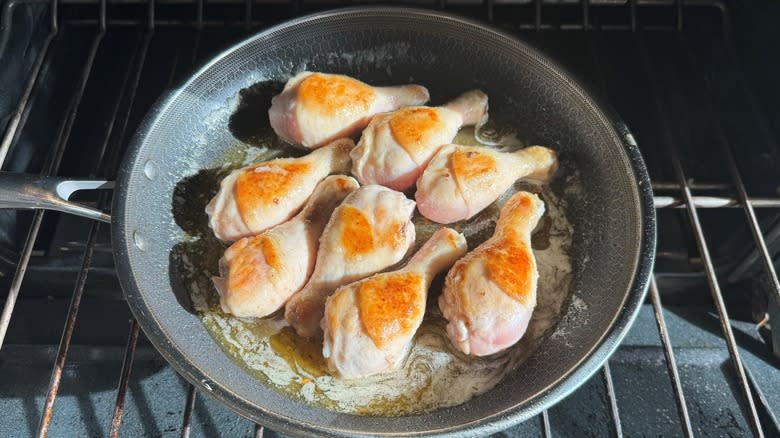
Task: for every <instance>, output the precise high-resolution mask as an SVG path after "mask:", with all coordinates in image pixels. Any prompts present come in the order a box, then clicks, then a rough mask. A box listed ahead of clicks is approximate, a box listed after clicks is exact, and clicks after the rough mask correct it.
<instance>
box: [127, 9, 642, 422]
mask: <svg viewBox="0 0 780 438" xmlns="http://www.w3.org/2000/svg"><path fill="white" fill-rule="evenodd" d="M349 14H357V15H361V14H376V15H383V14H384V15H395V16H399V15H402V16H404V17H419V18H423V17H427V18H429V19H431V18H432V19H436V20H445V21H449V22H456V23H459V24H461V25H466V26H477V27H480V28H483V29H484V26H483V25H482V24H480V23H477V22H474V21H471V20H467V19H463V18H458V17H453V16H450V15H444V14H440V13H437V12H430V11H424V10H417V9H409V8H395V7H392V8H391V7H382V8H372V7H361V8H349V9H342V10H337V11H329V12H323V13H318V14H313V15H309V16H306V17H302V18H299V19H296V20H293V21H290V22H286V23H283V24H281V25H278V26H275V27H272V28H270V29H268V30H266V31H264V32H262V33H260V34H258V35H256V36H254V37H252V38H250V39H248V40H246V41H243V42H241V43H239V44H237V45H235V46H233V47H231V48H229V49H227V50H225V51H224V52H223V53H221V54H220V55H218V56H217V57H215V58H214V59H213V60H212V61H210V62H209V63H207V64H206V65H205V66H204V67H202V68H201V69H200V70H199V71H198V72H196V73H195V74H194V75H193V76H192V79H190V80H189V81H187V82H186V83H185V84H183V85H182V86H181V87H179V88H178V89H176V90H174V91H172V92H171V93H169V94H167V95H166V96H164V97H162V98H161V99H160V100H159V101H158V103H157V104H156V105H155V106H154V107H153V109H152V110H151V111H150V112H149V114H148V115H147V116H146V118H145V119H144V121H143V122H142V124H141V126H140V128H139V129H138V131H137V133H136V135H135V137H134V139H133V140H132V142H131V146H130V148H129V150H128V155H127V156H126V157H125V161H124V164H125V165H124V166H123V167H122V168H121V170H120V173H119V176H118V179H117V188H116V192H115V194H114V205H113V210H112V212H113V215H112V216H113V226H112V239H113V244H114V251H115V252H114V257H115V261H116V266H117V271H118V274H119V278H120V280H121V283H122V287H123V289H124V291H125V294H126V297H127V301H128V304H129V305H130V308H131V310H132V312H133V314H134V316H135V317H136V319H137V321H138V322H139V324H140V325H141V328H142V329H143V330H144V332H145V333H146V335H147V337H148V338H149V339H150V340H151V342H152V343H153V344H154V346H155V347H156V348H157V350H158V351H160V353H161V354H162V355H163V356H164V357H165V359H166V360H167V361H168V362H169V363H170V364H171V365H172V366H173V367H174V368H175V369H176V371H177V372H179V373H180V374H181V375H182V376H183V377H185V378H186V379H187V380H188V381H189V382H191V383H192V384H194V385H195V386H196V387H197V388H198V389H199V390H201V391H202V392H204V393H206V394H209V395H211V396H213V397H215V398H217V399H218V400H220V401H222V402H223V403H225V404H226V405H227V406H229V407H231V408H232V409H234V410H235V411H236V412H238V413H239V414H241V415H243V416H244V417H246V418H248V419H250V420H252V421H255V422H257V423H259V424H262V425H265V426H268V427H269V428H271V429H274V430H277V431H280V432H284V433H290V434H307V435H308V434H312V433H316V434H324V435H333V436H336V435H366V433H365V431H361V430H356V429H346V428H336V427H331V426H328V425H325V424H317V423H312V422H307V421H306V419H305V418H293V417H289V416H284V415H280V414H279V413H277V412H274V411H273V410H270V409H266V408H265V407H263V406H257V405H255V404H254V403H252V402H251V401H250V400H247V399H245V398H242V397H241V396H239V395H238V394H236V392H235V391H233V390H231V389H230V388H228V387H225V386H223V385H222V384H221V383H220V382H214V381H211V380H210V379H209V377H208V376H207V374H206V373H205V372H204V370H203V369H201V368H199V367H198V365H197V364H196V363H193V361H192V360H189V359H188V358H187V357H186V356H185V355H184V354H183V353H182V351H181V350H180V349H179V348H178V346H177V345H176V344H175V343H174V342H173V341H172V339H173V337H172V335H171V334H170V333H167V332H166V331H165V330H164V329H163V325H162V324H160V321H157V320H156V319H155V315H154V314H153V312H150V311H149V308H148V303H147V302H146V300H145V298H144V292H143V291H142V290H141V289H140V287H139V285H140V282H139V281H138V279H137V278H136V275H135V272H134V269H133V267H132V266H131V262H130V258H129V256H128V248H131V247H132V246H133V245H134V244H135V243H134V241H133V240H134V237H133V235H132V232H131V231H130V229H129V228H128V225H127V220H128V217H130V216H131V215H133V214H134V212H132V211H128V210H127V209H126V206H127V204H126V202H125V200H126V199H127V197H128V195H129V188H130V184H129V181H130V179H131V178H132V177H133V174H134V173H138V172H141V171H142V167H143V166H142V165H139V158H141V157H140V154H141V152H142V148H141V147H140V146H141V145H142V144H144V140H145V138H146V136H147V134H148V133H149V131H150V130H152V129H153V127H154V125H155V124H156V123H157V122H158V119H159V118H160V116H161V115H162V114H164V113H166V112H167V111H168V109H169V107H170V105H171V103H172V102H174V101H175V99H176V98H177V97H178V96H179V94H180V93H182V92H183V90H184V89H185V88H186V87H187V86H188V85H189V84H191V83H192V82H193V81H194V80H195V79H196V78H198V77H199V76H201V75H202V74H203V73H205V72H207V71H208V70H209V69H210V68H211V67H212V66H213V65H215V64H216V63H218V62H219V60H220V59H222V58H224V57H226V56H227V55H228V54H230V53H232V52H233V51H235V50H237V49H239V48H240V47H242V46H245V45H247V44H249V43H251V42H254V41H258V40H262V39H264V38H266V37H267V36H269V35H272V34H274V33H277V32H279V31H282V30H284V29H286V28H288V27H289V26H291V25H296V24H301V23H306V22H312V21H317V20H321V19H323V18H327V17H331V16H344V15H349ZM485 32H490V33H492V34H494V35H495V36H497V37H500V38H503V39H507V40H510V41H516V39H515V38H514V37H512V36H510V35H507V34H504V33H502V32H499V31H495V30H487V31H485ZM521 46H522V47H523V48H524V50H526V51H527V52H528V53H529V54H530V55H531V56H533V57H535V58H536V59H538V60H540V61H541V62H542V63H543V64H544V65H546V66H548V67H549V68H550V69H551V70H554V71H556V72H560V71H562V69H560V67H559V66H557V65H555V64H554V63H552V62H551V61H549V60H548V59H547V58H545V57H544V56H542V55H541V54H539V53H538V52H536V51H535V50H534V49H531V48H529V47H527V46H526V45H525V44H521ZM561 77H562V78H566V75H565V74H562V75H561ZM567 82H568V84H569V85H570V87H571V89H572V90H573V91H574V92H576V93H578V94H580V95H581V96H583V97H582V100H583V101H584V102H588V103H592V102H593V100H592V98H590V97H589V96H588V94H587V93H585V92H584V91H583V90H582V89H581V88H580V87H579V86H578V85H577V84H576V83H574V82H571V81H568V80H567ZM593 111H594V112H595V114H597V115H598V116H599V117H600V118H601V119H602V121H603V122H604V124H605V125H606V126H611V127H612V131H613V132H612V133H611V134H612V135H614V136H616V137H618V138H619V140H620V142H622V144H623V145H624V149H625V152H626V155H627V157H628V159H629V160H630V165H631V168H632V169H633V173H634V177H635V179H636V181H638V182H639V185H637V187H636V190H637V191H638V198H639V199H640V204H641V205H639V206H637V207H638V209H639V215H640V218H641V228H642V237H641V243H640V246H641V251H640V254H639V256H638V259H637V260H636V266H635V270H634V277H633V281H632V283H631V286H630V292H629V293H628V294H627V296H626V299H625V300H624V302H623V305H622V307H621V310H620V312H619V313H617V314H616V315H615V317H614V319H613V321H612V323H611V326H610V328H609V329H608V330H607V331H606V332H605V333H604V334H603V336H602V338H601V340H600V342H599V343H597V345H596V346H594V347H593V348H592V349H591V350H590V351H589V352H588V354H586V355H585V356H583V357H582V359H581V360H580V361H579V362H578V363H577V364H576V365H575V366H573V367H572V368H571V369H570V370H569V371H568V372H567V373H565V374H564V375H562V376H561V377H560V378H559V379H558V380H557V381H555V382H554V383H553V384H551V385H548V387H547V388H546V389H545V390H544V391H542V392H540V393H539V395H537V396H536V397H535V398H533V399H532V400H530V401H528V402H527V403H523V404H521V405H514V406H511V407H509V408H507V409H505V410H503V411H499V412H495V413H494V414H493V415H491V416H488V417H485V418H482V419H480V420H477V421H471V422H466V423H463V424H459V425H455V426H450V427H444V428H431V427H429V426H428V425H427V422H426V417H429V416H435V415H437V414H436V412H433V413H431V414H426V415H419V416H416V418H415V419H416V420H419V421H417V422H416V426H417V428H416V430H387V431H385V432H381V433H371V434H370V435H383V436H399V435H400V436H418V435H426V436H440V435H447V436H473V435H474V434H477V433H478V434H488V433H492V432H496V431H499V430H503V429H505V428H507V427H510V426H512V425H514V424H517V423H518V422H520V421H523V420H526V419H528V418H530V417H532V416H534V415H536V414H538V413H539V412H540V411H542V410H543V409H546V408H547V407H549V406H551V405H553V404H554V403H556V402H558V401H559V400H561V399H562V398H564V397H565V396H566V395H568V394H569V393H571V392H572V391H574V390H575V389H576V388H577V387H578V386H579V385H580V384H581V383H582V382H584V381H585V380H586V379H587V378H588V377H590V376H591V375H592V374H594V373H595V372H596V371H597V370H598V369H599V367H600V366H601V365H602V364H603V363H604V362H605V361H606V360H607V358H608V357H609V355H610V354H612V352H613V351H614V350H615V349H616V348H617V346H618V345H619V343H620V341H621V340H622V339H623V337H624V336H625V335H626V333H627V331H628V329H629V327H630V326H631V323H632V322H633V320H634V318H635V317H636V315H637V313H638V310H639V307H640V305H641V303H642V301H643V299H644V297H645V293H646V290H647V287H648V283H649V278H650V275H651V272H652V264H653V260H654V255H655V240H656V235H655V229H656V227H655V210H654V208H653V200H652V190H651V187H650V184H649V177H648V174H647V170H646V168H645V166H644V163H643V161H642V158H641V156H640V153H639V150H638V148H637V146H636V144H635V143H634V141H633V138H632V137H631V135H630V133H629V131H628V129H627V128H626V127H625V125H623V124H622V123H621V122H614V121H613V122H611V123H610V122H609V120H614V118H608V117H607V116H606V115H605V114H604V113H603V112H602V111H600V110H599V109H598V107H596V106H595V105H594V107H593ZM215 354H222V353H221V352H220V351H216V352H215ZM342 415H343V414H342ZM376 420H379V421H381V419H376Z"/></svg>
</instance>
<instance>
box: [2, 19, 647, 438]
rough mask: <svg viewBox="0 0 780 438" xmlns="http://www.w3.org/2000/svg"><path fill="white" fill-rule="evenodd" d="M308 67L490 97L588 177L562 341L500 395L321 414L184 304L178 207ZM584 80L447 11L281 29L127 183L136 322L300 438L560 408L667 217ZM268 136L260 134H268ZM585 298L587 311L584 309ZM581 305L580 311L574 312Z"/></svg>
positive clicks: (177, 115) (145, 154)
mask: <svg viewBox="0 0 780 438" xmlns="http://www.w3.org/2000/svg"><path fill="white" fill-rule="evenodd" d="M303 69H306V70H312V71H317V70H319V71H326V72H333V73H344V74H349V75H352V76H355V77H357V78H359V79H362V80H364V81H367V82H369V83H372V84H377V85H388V84H394V83H405V82H411V81H414V82H415V83H420V84H424V85H426V86H427V87H429V89H430V91H431V95H432V97H433V101H434V103H439V102H442V101H444V100H446V99H447V98H450V97H452V96H455V95H457V94H458V93H460V92H462V91H464V90H467V89H470V88H481V89H482V90H484V91H485V92H486V93H487V94H488V95H489V96H490V99H491V101H490V105H491V116H493V115H501V114H503V115H505V116H508V115H509V116H511V123H512V124H513V125H514V126H515V127H516V128H517V129H518V131H519V132H521V133H523V135H524V136H525V139H526V140H527V141H528V143H529V144H543V145H547V146H550V147H552V148H553V149H555V150H557V151H558V152H559V153H560V156H561V158H562V161H563V168H564V169H569V170H572V169H573V170H574V171H576V172H579V174H580V178H581V181H582V182H583V184H582V185H581V187H580V188H579V190H577V191H569V190H567V188H566V187H565V175H562V176H561V177H559V180H561V181H563V182H562V183H560V184H563V187H562V188H561V189H560V190H561V194H562V196H563V198H564V200H565V202H566V203H567V216H568V219H569V221H570V222H571V223H572V224H573V226H574V238H573V239H574V241H573V244H572V255H571V256H572V261H573V266H574V274H573V284H572V291H573V293H574V294H575V296H576V297H577V298H578V299H579V300H581V303H583V304H582V305H579V306H569V308H568V309H565V310H564V311H563V316H562V319H561V321H560V322H559V324H558V328H557V331H558V332H560V333H565V336H552V337H549V338H547V339H545V340H544V341H543V343H542V344H541V345H540V346H539V347H538V349H537V350H536V351H535V352H534V353H533V354H532V355H531V356H530V357H529V358H528V359H527V360H526V361H525V362H524V363H523V364H522V365H521V366H519V367H518V368H517V369H516V370H514V371H513V372H511V373H510V374H509V375H508V376H507V377H505V379H504V380H503V381H502V382H501V383H499V384H498V385H497V386H496V387H495V388H493V389H492V390H490V391H488V392H486V393H484V394H482V395H479V396H476V397H475V398H473V399H471V400H470V401H468V402H466V403H464V404H462V405H459V406H454V407H449V408H443V409H439V410H436V411H434V412H431V413H427V414H421V415H413V416H405V417H398V418H383V417H361V416H356V415H347V414H341V413H336V412H333V411H330V410H326V409H322V408H317V407H313V406H310V405H307V404H305V403H303V402H299V401H296V400H293V399H290V398H288V397H287V396H284V395H282V394H280V393H278V392H276V391H275V390H273V389H271V388H269V387H267V386H265V385H263V384H261V383H259V382H258V381H257V380H255V379H254V378H253V377H251V376H250V375H249V374H248V373H246V372H245V371H243V370H242V369H241V368H240V367H239V365H237V364H236V363H234V362H232V361H231V360H230V359H229V358H228V357H227V356H226V355H225V354H223V353H222V352H221V351H220V349H219V347H218V345H217V344H216V343H215V341H214V340H213V339H212V338H211V337H210V336H209V334H208V333H207V331H206V329H205V328H204V326H203V324H202V323H201V321H200V320H199V318H198V317H197V316H196V315H193V314H192V313H190V312H188V311H187V310H186V309H185V308H184V307H183V306H182V305H181V304H180V303H179V302H178V301H177V298H176V296H175V293H174V286H175V284H176V283H177V281H178V280H177V279H176V278H175V276H176V275H175V272H176V271H175V269H173V267H172V262H171V254H172V251H173V250H174V248H175V246H176V245H177V243H179V242H180V241H181V239H182V238H183V232H182V229H181V228H180V227H179V225H177V223H176V221H175V220H174V217H173V212H172V209H171V205H172V197H173V196H174V191H175V187H176V185H177V183H178V182H179V181H180V180H182V179H183V178H185V177H186V175H190V174H192V173H195V172H197V171H198V169H204V168H209V167H214V166H215V163H218V162H219V160H220V157H222V156H223V155H224V154H225V151H226V150H227V148H229V147H231V146H232V145H234V144H235V143H236V141H235V139H234V138H233V137H232V136H231V133H230V132H229V131H228V129H227V125H228V121H229V117H230V113H231V110H232V108H233V107H234V106H235V100H236V96H237V95H238V94H239V90H241V89H243V88H246V87H249V86H250V85H252V84H253V83H256V82H259V81H266V80H276V81H284V80H286V78H288V77H289V76H291V75H292V74H294V73H296V72H298V71H301V70H303ZM608 114H610V113H609V112H608V111H606V110H605V109H604V107H603V106H602V105H599V104H597V103H596V102H595V101H594V99H593V98H592V97H591V96H590V95H589V94H588V93H586V92H585V91H584V90H583V88H582V87H581V86H580V85H578V84H577V83H576V82H575V81H574V80H572V79H571V76H570V75H569V74H567V73H565V72H564V71H563V70H562V69H561V68H560V67H559V66H558V65H556V64H555V63H553V62H552V61H550V60H549V59H548V58H547V57H545V56H544V55H542V54H541V53H540V52H538V51H537V50H535V49H533V48H531V47H529V46H528V45H527V44H525V43H522V42H520V41H518V40H517V39H515V38H514V37H511V36H509V35H506V34H504V33H501V32H499V31H496V30H492V29H489V28H486V27H485V26H484V25H482V24H479V23H476V22H473V21H469V20H465V19H462V18H457V17H454V16H450V15H445V14H442V13H438V12H430V11H422V10H414V9H406V8H387V7H383V8H353V9H344V10H338V11H334V12H325V13H319V14H315V15H311V16H307V17H303V18H299V19H296V20H293V21H289V22H286V23H284V24H281V25H278V26H276V27H273V28H270V29H268V30H266V31H264V32H262V33H260V34H258V35H256V36H254V37H252V38H249V39H247V40H246V41H244V42H241V43H239V44H237V45H235V46H233V47H232V48H230V49H228V50H226V51H225V52H223V53H222V54H220V55H219V56H217V57H216V58H214V59H213V60H212V61H210V62H209V63H207V64H206V65H205V66H203V67H202V68H201V69H200V70H198V71H197V72H196V73H195V74H194V75H192V77H191V78H190V79H189V80H188V81H187V82H186V83H184V84H183V85H182V86H180V87H179V88H177V89H175V90H173V91H170V92H169V93H167V94H166V95H165V96H163V97H162V98H161V99H160V100H159V102H158V103H157V104H156V105H155V106H154V107H153V108H152V109H151V110H150V111H149V113H148V115H147V117H146V118H145V120H144V121H143V123H142V124H141V126H140V128H139V129H138V131H137V133H136V135H135V137H134V139H133V140H132V142H131V144H130V146H129V150H128V152H127V155H126V156H125V158H124V162H123V165H122V166H121V169H120V173H119V176H118V179H117V182H116V188H115V193H114V197H113V199H114V201H113V209H112V212H113V216H112V218H111V223H112V243H113V248H114V258H115V261H116V267H117V272H118V274H119V278H120V280H121V283H122V287H123V290H124V292H125V295H126V297H127V302H128V304H129V305H130V308H131V309H132V311H133V313H134V315H135V317H136V318H137V320H138V322H139V323H140V324H141V327H142V328H143V330H144V332H145V333H146V335H147V336H148V338H149V339H150V340H151V341H152V343H153V344H154V345H155V347H156V348H157V349H158V350H159V351H160V353H161V354H162V355H163V356H164V357H165V358H166V359H167V360H168V361H169V362H170V363H171V365H173V367H174V368H175V369H176V370H177V371H178V372H179V373H180V374H181V375H182V376H184V377H185V378H186V379H187V380H189V381H190V382H192V383H193V384H194V385H196V386H197V387H198V388H199V389H200V390H201V391H202V392H203V393H206V394H210V395H211V396H213V397H215V398H217V399H219V400H220V401H222V402H224V404H226V405H228V406H230V407H231V408H232V409H233V410H235V411H236V412H238V413H239V414H241V415H243V416H245V417H247V418H249V419H251V420H253V421H256V422H258V423H260V424H264V425H266V426H268V427H270V428H272V429H274V430H278V431H280V432H285V433H289V434H296V435H310V434H313V433H318V434H325V435H398V434H401V435H404V436H406V435H454V436H473V435H474V434H487V433H491V432H495V431H498V430H501V429H505V428H507V427H509V426H511V425H513V424H515V423H517V422H520V421H522V420H525V419H527V418H529V417H531V416H533V415H535V414H537V413H539V412H540V411H541V410H542V409H545V408H547V407H549V406H550V405H552V404H553V403H555V402H557V401H558V400H560V399H561V398H563V397H564V396H566V395H567V394H568V393H570V392H571V391H573V390H574V389H575V388H577V387H578V386H579V385H580V384H581V383H583V382H584V381H585V380H586V379H587V378H588V377H589V376H590V375H592V374H593V373H594V372H595V371H596V370H598V368H599V367H600V366H601V365H602V363H603V362H604V361H605V360H606V359H607V357H608V356H609V355H610V354H611V353H612V351H613V350H614V349H615V348H616V347H617V345H618V344H619V342H620V340H621V339H622V338H623V336H624V335H625V334H626V332H627V330H628V328H629V326H630V324H631V322H632V321H633V319H634V317H635V316H636V313H637V311H638V308H639V305H640V304H641V302H642V300H643V298H644V294H645V291H646V288H647V285H648V279H649V275H650V272H651V269H652V263H653V258H654V252H655V212H654V209H653V204H652V193H651V187H650V182H649V179H648V175H647V171H646V169H645V166H644V163H643V161H642V158H641V156H640V154H639V150H638V148H637V145H636V144H635V142H634V140H633V138H632V136H631V134H630V133H629V131H628V130H627V129H626V127H625V126H624V125H623V124H622V123H621V122H619V121H618V120H617V119H616V118H614V117H612V116H609V115H608ZM258 123H260V121H258ZM0 178H1V179H0V201H1V203H0V205H2V206H3V207H11V208H48V209H57V210H61V211H67V212H70V213H74V214H79V215H82V216H87V217H90V218H93V219H101V220H108V216H107V215H105V214H102V213H101V212H97V211H94V210H91V209H89V208H87V207H84V206H80V205H78V204H74V203H71V202H69V201H67V198H68V196H69V194H70V192H72V191H74V190H78V189H93V188H100V187H104V186H105V185H106V183H105V182H102V181H81V182H77V181H69V180H65V179H59V178H48V179H46V178H43V179H42V178H39V177H32V176H25V175H18V174H7V173H6V174H2V175H1V176H0ZM579 300H578V301H579ZM575 307H576V308H575Z"/></svg>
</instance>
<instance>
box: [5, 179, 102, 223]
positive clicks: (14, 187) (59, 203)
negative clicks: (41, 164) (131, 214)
mask: <svg viewBox="0 0 780 438" xmlns="http://www.w3.org/2000/svg"><path fill="white" fill-rule="evenodd" d="M113 188H114V183H113V181H105V180H73V179H68V178H60V177H56V176H40V175H34V174H28V173H14V172H0V208H14V209H45V210H57V211H62V212H65V213H70V214H74V215H76V216H82V217H85V218H89V219H95V220H99V221H103V222H111V215H109V214H106V213H103V212H102V211H100V210H98V209H95V208H92V207H87V206H85V205H81V204H77V203H75V202H71V201H69V200H68V199H69V198H70V195H72V194H73V192H76V191H79V190H97V189H113Z"/></svg>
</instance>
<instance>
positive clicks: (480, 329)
mask: <svg viewBox="0 0 780 438" xmlns="http://www.w3.org/2000/svg"><path fill="white" fill-rule="evenodd" d="M543 214H544V203H543V202H542V201H541V200H540V199H539V198H538V197H537V196H536V195H533V194H530V193H527V192H518V193H517V194H515V195H514V196H512V197H511V198H510V199H509V201H507V203H506V204H505V205H504V207H503V208H502V209H501V214H500V215H499V218H498V223H497V224H496V231H495V234H493V237H491V238H490V239H488V240H487V241H486V242H485V243H483V244H482V245H480V246H478V247H477V248H476V249H475V250H474V251H472V252H470V253H469V254H467V255H466V256H465V257H463V258H462V259H460V260H458V261H457V262H456V263H455V266H453V267H452V269H450V272H449V273H448V274H447V278H446V280H445V282H444V291H443V292H442V294H441V296H439V308H440V309H441V311H442V314H443V315H444V317H445V318H447V320H448V321H449V323H448V324H447V335H449V337H450V340H451V341H452V343H453V344H455V346H456V347H458V348H459V349H460V350H461V351H463V352H464V353H466V354H471V355H474V356H487V355H489V354H493V353H496V352H498V351H501V350H503V349H505V348H507V347H509V346H511V345H514V344H515V343H516V342H517V341H518V340H520V338H521V337H522V336H523V334H524V333H525V330H526V328H528V322H529V321H530V320H531V313H532V312H533V310H534V307H535V306H536V281H537V278H538V277H539V274H538V272H537V270H536V259H535V258H534V254H533V252H532V251H531V232H532V231H533V229H534V228H535V227H536V224H537V223H538V222H539V219H540V218H541V217H542V215H543Z"/></svg>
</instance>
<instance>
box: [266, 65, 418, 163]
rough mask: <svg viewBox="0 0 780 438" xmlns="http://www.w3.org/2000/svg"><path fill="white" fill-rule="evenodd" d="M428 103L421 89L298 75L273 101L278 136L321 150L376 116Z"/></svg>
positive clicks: (274, 122)
mask: <svg viewBox="0 0 780 438" xmlns="http://www.w3.org/2000/svg"><path fill="white" fill-rule="evenodd" d="M427 101H428V90H427V89H426V88H425V87H423V86H420V85H400V86H397V87H372V86H370V85H368V84H366V83H363V82H360V81H358V80H357V79H352V78H350V77H348V76H342V75H331V74H325V73H312V72H303V73H299V74H297V75H295V76H293V77H292V78H290V80H288V81H287V84H286V85H285V86H284V90H283V91H282V93H281V94H279V95H278V96H275V97H274V98H273V100H272V101H271V109H269V110H268V116H269V117H270V118H271V126H272V127H273V128H274V131H276V133H277V134H278V135H279V137H281V138H282V139H284V140H285V141H288V142H290V143H295V144H298V143H300V144H302V145H304V146H306V147H309V148H317V147H320V146H322V145H324V144H325V143H327V142H329V141H331V140H334V139H336V138H340V137H349V136H352V135H353V134H355V133H357V132H358V131H360V130H361V129H363V128H364V127H365V126H366V125H367V124H368V122H369V121H370V120H371V117H373V116H374V115H375V114H378V113H383V112H387V111H394V110H397V109H398V108H402V107H405V106H408V105H422V104H424V103H425V102H427Z"/></svg>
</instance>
